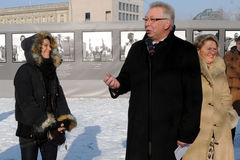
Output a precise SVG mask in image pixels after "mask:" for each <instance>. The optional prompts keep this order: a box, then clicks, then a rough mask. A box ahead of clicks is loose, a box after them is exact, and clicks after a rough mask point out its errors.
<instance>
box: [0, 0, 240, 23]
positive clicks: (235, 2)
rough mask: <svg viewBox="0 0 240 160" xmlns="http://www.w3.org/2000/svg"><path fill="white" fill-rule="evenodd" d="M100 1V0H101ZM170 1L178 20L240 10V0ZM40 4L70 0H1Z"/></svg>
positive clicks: (13, 3) (3, 5)
mask: <svg viewBox="0 0 240 160" xmlns="http://www.w3.org/2000/svg"><path fill="white" fill-rule="evenodd" d="M99 1H100V0H99ZM154 1H155V0H144V14H146V12H147V10H148V8H149V4H150V3H152V2H154ZM162 1H163V2H166V3H169V4H170V5H172V6H173V8H174V9H175V14H176V19H177V20H189V19H192V18H193V17H194V16H196V15H197V14H198V13H200V12H202V11H203V10H205V9H207V8H212V9H213V10H218V9H223V10H224V11H225V12H234V13H236V12H240V9H239V8H240V0H201V1H195V0H162ZM30 2H31V4H32V5H39V4H47V3H58V2H68V0H0V4H1V6H0V8H8V7H17V6H28V5H30Z"/></svg>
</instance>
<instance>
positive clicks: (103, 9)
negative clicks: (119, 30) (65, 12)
mask: <svg viewBox="0 0 240 160" xmlns="http://www.w3.org/2000/svg"><path fill="white" fill-rule="evenodd" d="M69 10H70V11H69V17H71V18H70V19H71V20H72V22H85V21H94V22H96V21H101V22H103V21H138V20H141V19H142V18H143V0H69Z"/></svg>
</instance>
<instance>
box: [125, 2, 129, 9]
mask: <svg viewBox="0 0 240 160" xmlns="http://www.w3.org/2000/svg"><path fill="white" fill-rule="evenodd" d="M128 6H129V5H128V3H127V4H126V11H128Z"/></svg>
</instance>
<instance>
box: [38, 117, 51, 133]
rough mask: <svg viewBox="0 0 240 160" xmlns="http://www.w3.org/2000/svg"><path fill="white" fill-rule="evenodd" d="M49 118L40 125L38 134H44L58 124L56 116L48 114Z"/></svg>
mask: <svg viewBox="0 0 240 160" xmlns="http://www.w3.org/2000/svg"><path fill="white" fill-rule="evenodd" d="M47 117H48V118H47V119H46V120H45V121H44V122H43V123H42V124H41V125H40V127H38V128H37V131H38V132H43V131H44V130H45V129H47V128H48V127H50V126H52V125H53V124H55V123H56V120H55V118H54V115H52V114H50V113H48V114H47Z"/></svg>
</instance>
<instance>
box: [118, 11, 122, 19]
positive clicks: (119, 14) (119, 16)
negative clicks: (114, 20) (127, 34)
mask: <svg viewBox="0 0 240 160" xmlns="http://www.w3.org/2000/svg"><path fill="white" fill-rule="evenodd" d="M118 20H119V21H121V20H122V13H120V12H119V13H118Z"/></svg>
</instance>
